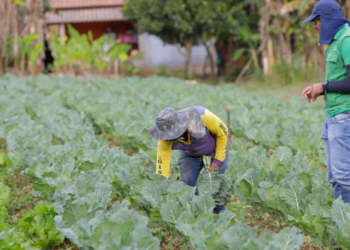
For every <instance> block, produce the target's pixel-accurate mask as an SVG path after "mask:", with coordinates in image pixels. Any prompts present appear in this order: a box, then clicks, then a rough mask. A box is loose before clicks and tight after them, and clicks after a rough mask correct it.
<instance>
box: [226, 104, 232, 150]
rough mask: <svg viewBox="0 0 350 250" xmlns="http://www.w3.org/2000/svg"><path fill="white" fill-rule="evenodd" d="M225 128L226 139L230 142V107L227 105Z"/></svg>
mask: <svg viewBox="0 0 350 250" xmlns="http://www.w3.org/2000/svg"><path fill="white" fill-rule="evenodd" d="M227 130H228V141H229V142H230V144H231V123H230V107H227Z"/></svg>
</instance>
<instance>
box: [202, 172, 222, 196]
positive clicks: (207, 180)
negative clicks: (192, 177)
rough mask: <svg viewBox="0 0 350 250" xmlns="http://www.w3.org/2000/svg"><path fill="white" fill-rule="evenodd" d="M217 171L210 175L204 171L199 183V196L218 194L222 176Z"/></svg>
mask: <svg viewBox="0 0 350 250" xmlns="http://www.w3.org/2000/svg"><path fill="white" fill-rule="evenodd" d="M219 175H220V174H219V172H218V171H217V170H214V171H212V172H210V173H207V172H206V171H203V173H202V175H201V176H200V177H199V179H198V182H197V187H198V192H199V194H210V195H213V194H215V193H217V192H218V191H219V189H220V182H221V180H220V176H219Z"/></svg>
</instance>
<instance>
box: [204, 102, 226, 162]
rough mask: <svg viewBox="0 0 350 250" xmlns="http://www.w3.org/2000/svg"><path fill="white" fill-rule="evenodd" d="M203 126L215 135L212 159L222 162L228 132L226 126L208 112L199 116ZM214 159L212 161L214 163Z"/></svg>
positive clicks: (224, 156)
mask: <svg viewBox="0 0 350 250" xmlns="http://www.w3.org/2000/svg"><path fill="white" fill-rule="evenodd" d="M201 118H202V121H203V123H204V126H206V127H207V128H208V130H209V131H210V132H212V133H213V134H214V135H216V149H215V156H214V158H215V159H217V160H219V161H221V162H223V161H224V160H225V158H226V151H227V140H228V130H227V126H226V124H225V123H224V122H223V121H221V120H220V118H219V117H217V116H216V115H214V114H213V113H212V112H210V111H209V110H207V109H206V110H205V114H204V115H202V116H201ZM215 159H214V161H215Z"/></svg>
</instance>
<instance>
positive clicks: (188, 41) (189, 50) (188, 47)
mask: <svg viewBox="0 0 350 250" xmlns="http://www.w3.org/2000/svg"><path fill="white" fill-rule="evenodd" d="M184 43H185V47H186V75H187V78H189V77H190V76H192V73H193V72H192V45H193V37H192V36H188V37H186V38H185V41H184Z"/></svg>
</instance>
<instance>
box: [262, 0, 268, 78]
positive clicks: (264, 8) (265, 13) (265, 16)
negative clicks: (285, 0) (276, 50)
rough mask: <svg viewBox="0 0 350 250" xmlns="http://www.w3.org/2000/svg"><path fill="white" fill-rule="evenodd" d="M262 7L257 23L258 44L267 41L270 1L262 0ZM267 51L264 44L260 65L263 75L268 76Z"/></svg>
mask: <svg viewBox="0 0 350 250" xmlns="http://www.w3.org/2000/svg"><path fill="white" fill-rule="evenodd" d="M262 4H263V6H262V8H261V18H260V21H259V32H260V43H261V44H262V41H267V40H268V38H269V30H268V28H269V15H270V14H269V12H270V11H269V9H270V8H269V7H270V1H269V0H263V3H262ZM269 55H270V53H269V51H268V46H267V43H266V44H264V46H263V48H262V64H263V71H264V74H265V75H267V74H269V68H270V67H269V65H270V62H269Z"/></svg>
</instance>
